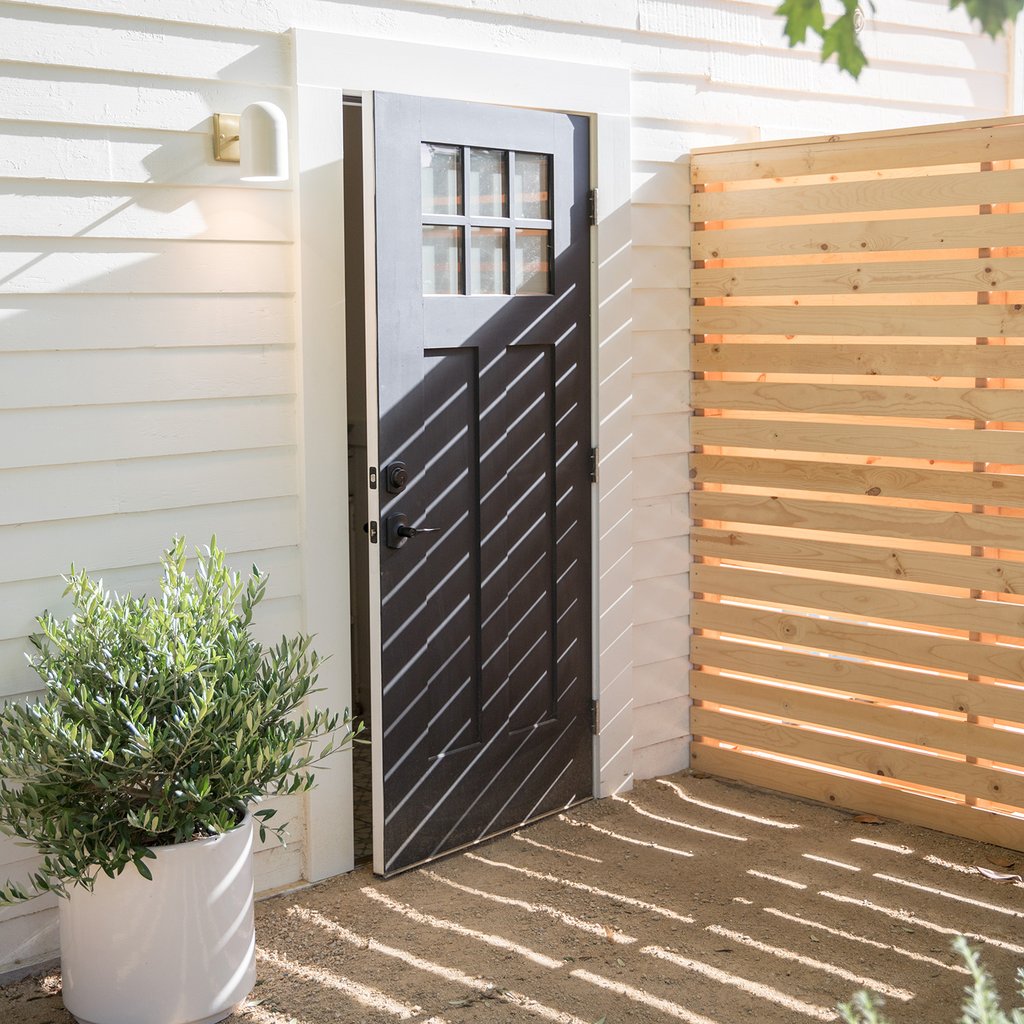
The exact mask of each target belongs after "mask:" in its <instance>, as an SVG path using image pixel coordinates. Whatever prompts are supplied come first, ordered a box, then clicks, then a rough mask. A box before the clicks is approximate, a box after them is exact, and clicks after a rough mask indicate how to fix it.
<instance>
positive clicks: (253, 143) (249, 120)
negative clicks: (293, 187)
mask: <svg viewBox="0 0 1024 1024" xmlns="http://www.w3.org/2000/svg"><path fill="white" fill-rule="evenodd" d="M238 148H239V155H240V157H241V172H242V173H241V178H242V180H243V181H287V180H288V122H287V120H286V119H285V116H284V111H283V110H281V108H280V107H276V106H274V104H273V103H250V104H249V106H247V107H246V108H245V110H243V111H242V116H241V119H240V122H239V130H238Z"/></svg>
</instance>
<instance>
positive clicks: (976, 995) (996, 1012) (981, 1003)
mask: <svg viewBox="0 0 1024 1024" xmlns="http://www.w3.org/2000/svg"><path fill="white" fill-rule="evenodd" d="M953 949H955V950H956V951H957V952H958V953H959V954H960V955H961V956H962V957H963V959H964V963H965V964H966V965H967V970H968V971H969V972H970V975H971V981H970V984H968V985H967V986H966V987H965V988H964V1001H963V1004H962V1006H961V1010H962V1016H961V1017H960V1021H959V1024H1024V1008H1015V1009H1012V1010H1010V1011H1009V1013H1007V1012H1006V1011H1005V1010H1003V1009H1002V1000H1001V999H1000V998H999V992H998V990H997V989H996V986H995V983H994V982H993V981H992V976H991V975H990V974H989V973H988V971H986V970H985V968H984V967H983V966H982V965H981V961H980V959H979V957H978V952H977V950H975V949H971V947H970V946H969V945H968V944H967V940H966V939H965V938H964V937H963V936H962V935H959V936H957V938H956V939H955V940H954V942H953ZM1017 991H1018V992H1019V993H1020V994H1021V995H1022V996H1024V968H1019V969H1018V970H1017ZM881 1007H882V1000H881V999H876V998H875V997H874V996H871V995H869V994H868V993H867V992H858V993H857V994H856V995H855V996H854V997H853V1000H852V1001H851V1002H849V1003H844V1004H842V1005H841V1006H840V1007H839V1013H840V1015H841V1016H842V1018H843V1020H844V1021H846V1024H889V1020H888V1018H887V1017H886V1016H885V1015H884V1014H883V1013H882V1010H881Z"/></svg>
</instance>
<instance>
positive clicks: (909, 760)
mask: <svg viewBox="0 0 1024 1024" xmlns="http://www.w3.org/2000/svg"><path fill="white" fill-rule="evenodd" d="M691 730H692V732H693V735H694V736H700V737H702V738H703V737H711V738H714V739H715V740H719V741H724V742H726V743H737V744H740V745H743V746H748V747H756V748H757V749H758V750H767V751H770V752H772V753H776V754H783V755H788V756H791V757H803V758H806V759H808V760H810V761H819V762H821V763H822V764H835V765H839V766H840V767H841V768H849V769H852V770H853V771H858V772H864V773H865V774H867V775H878V776H881V777H883V778H896V779H902V780H904V781H905V782H913V783H914V784H915V785H918V786H928V787H929V788H931V789H940V790H945V791H946V792H949V793H965V794H966V795H967V796H969V797H973V798H975V799H982V800H994V801H998V802H1001V803H1014V804H1024V776H1018V775H1013V774H1010V773H1009V772H1001V771H998V770H997V769H993V768H986V767H983V766H981V765H977V764H971V763H969V762H967V761H965V760H960V759H953V758H948V757H939V756H935V755H930V754H925V753H922V752H919V751H916V750H907V749H906V748H897V747H890V746H884V745H882V744H880V743H870V742H865V741H864V739H861V738H857V737H853V736H850V737H847V736H840V735H837V734H836V732H834V731H831V730H830V731H828V732H827V733H825V732H816V731H813V730H811V729H807V728H799V727H795V726H792V725H779V724H776V723H769V722H764V721H759V720H757V719H751V718H744V717H741V716H739V715H730V714H723V713H722V712H719V711H711V710H709V709H707V708H703V707H696V708H694V709H693V714H692V720H691Z"/></svg>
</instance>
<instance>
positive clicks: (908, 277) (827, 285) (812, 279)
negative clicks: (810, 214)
mask: <svg viewBox="0 0 1024 1024" xmlns="http://www.w3.org/2000/svg"><path fill="white" fill-rule="evenodd" d="M1022 198H1024V197H1022ZM690 288H691V291H692V293H693V296H694V298H712V297H730V296H739V295H898V294H904V293H908V292H979V291H993V290H999V291H1019V290H1021V289H1022V288H1024V259H1012V258H1000V259H988V260H931V261H929V263H928V269H927V273H922V268H921V263H920V262H919V261H911V260H905V261H902V262H895V263H865V264H863V265H861V264H857V263H832V264H825V265H823V266H813V267H805V266H784V267H725V268H712V269H703V270H701V269H697V270H694V272H693V275H692V280H691V283H690ZM833 333H838V332H833Z"/></svg>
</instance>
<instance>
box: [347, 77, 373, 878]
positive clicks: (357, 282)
mask: <svg viewBox="0 0 1024 1024" xmlns="http://www.w3.org/2000/svg"><path fill="white" fill-rule="evenodd" d="M342 131H343V142H344V151H345V158H344V169H343V182H344V192H345V195H344V209H345V233H344V234H345V238H344V240H345V339H346V353H345V355H346V359H345V362H346V397H347V401H348V479H349V496H348V500H349V551H350V553H351V557H350V561H349V589H350V598H351V606H352V622H351V630H352V711H353V714H356V715H358V716H360V717H361V718H362V720H363V721H364V722H365V724H366V731H365V732H364V733H363V737H364V738H365V739H367V740H370V741H371V742H372V739H373V731H374V730H373V722H371V720H370V646H369V642H370V563H369V552H368V551H367V544H366V533H365V528H366V524H367V522H368V520H369V510H368V504H367V472H368V470H369V457H368V452H367V409H366V310H365V308H364V288H365V267H364V260H363V243H364V232H363V107H362V102H361V101H360V100H359V99H358V98H357V97H350V96H346V97H345V102H344V106H343V108H342ZM352 788H353V809H354V832H355V860H356V863H357V864H359V863H363V862H365V861H368V860H371V859H372V858H373V773H372V770H371V767H370V743H358V744H356V745H355V747H354V750H353V757H352Z"/></svg>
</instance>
